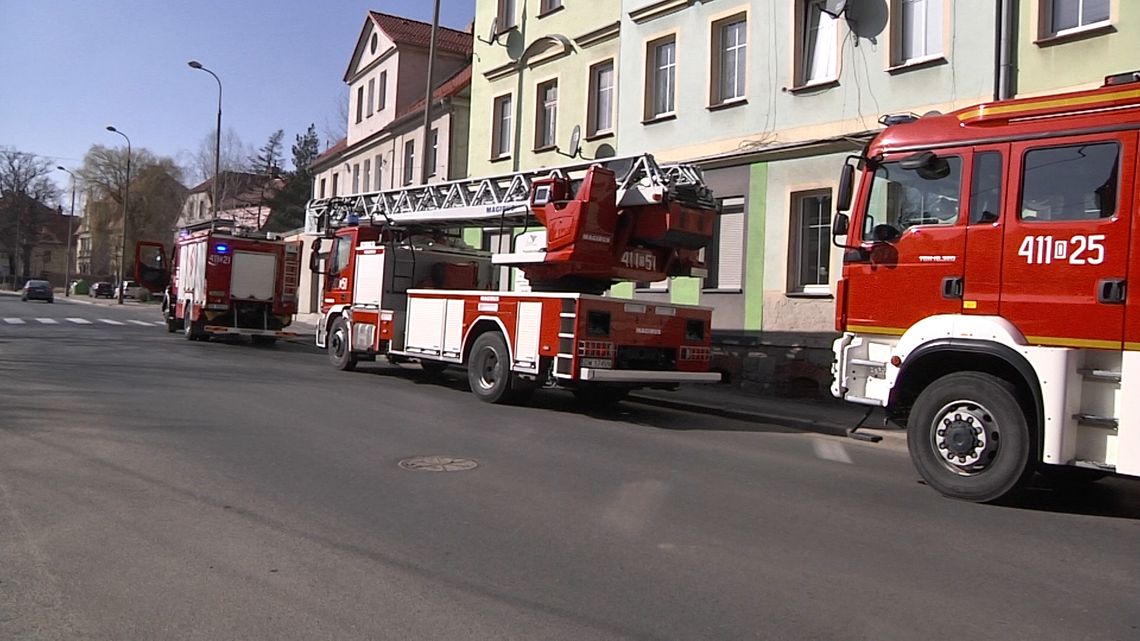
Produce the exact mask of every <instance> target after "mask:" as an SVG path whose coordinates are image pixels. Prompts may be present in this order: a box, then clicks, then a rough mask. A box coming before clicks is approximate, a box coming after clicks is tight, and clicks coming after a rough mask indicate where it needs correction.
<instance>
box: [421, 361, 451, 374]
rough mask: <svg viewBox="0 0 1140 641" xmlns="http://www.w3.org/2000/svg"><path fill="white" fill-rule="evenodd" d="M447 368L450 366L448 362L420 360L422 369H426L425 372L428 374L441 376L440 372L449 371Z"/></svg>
mask: <svg viewBox="0 0 1140 641" xmlns="http://www.w3.org/2000/svg"><path fill="white" fill-rule="evenodd" d="M447 368H448V364H447V363H441V362H439V361H429V360H421V361H420V369H422V370H423V371H424V374H426V375H427V376H433V377H434V376H439V375H440V374H442V373H444V372H445V371H447Z"/></svg>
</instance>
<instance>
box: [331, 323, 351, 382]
mask: <svg viewBox="0 0 1140 641" xmlns="http://www.w3.org/2000/svg"><path fill="white" fill-rule="evenodd" d="M325 344H326V345H327V346H328V347H327V349H328V354H329V362H330V363H332V366H333V367H335V368H337V369H339V370H342V371H345V372H351V371H352V370H354V369H356V362H357V358H356V354H353V353H352V352H351V351H350V349H349V347H350V345H349V336H348V321H346V320H344V319H343V318H338V319H336V320H334V321H333V323H332V326H330V327H329V337H328V340H327V341H326V342H325Z"/></svg>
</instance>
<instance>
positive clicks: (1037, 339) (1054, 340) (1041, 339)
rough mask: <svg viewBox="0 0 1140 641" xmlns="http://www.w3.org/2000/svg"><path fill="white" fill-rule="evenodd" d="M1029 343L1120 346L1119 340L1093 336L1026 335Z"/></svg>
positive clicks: (1104, 347)
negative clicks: (1105, 339)
mask: <svg viewBox="0 0 1140 641" xmlns="http://www.w3.org/2000/svg"><path fill="white" fill-rule="evenodd" d="M1025 340H1027V341H1029V343H1030V344H1031V345H1052V346H1056V347H1083V348H1085V349H1115V350H1119V349H1120V348H1121V345H1122V343H1121V341H1102V340H1097V339H1093V338H1059V337H1056V336H1026V337H1025Z"/></svg>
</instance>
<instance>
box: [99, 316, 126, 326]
mask: <svg viewBox="0 0 1140 641" xmlns="http://www.w3.org/2000/svg"><path fill="white" fill-rule="evenodd" d="M99 322H100V323H106V324H108V325H122V324H123V323H121V322H119V321H117V320H111V319H110V318H100V319H99Z"/></svg>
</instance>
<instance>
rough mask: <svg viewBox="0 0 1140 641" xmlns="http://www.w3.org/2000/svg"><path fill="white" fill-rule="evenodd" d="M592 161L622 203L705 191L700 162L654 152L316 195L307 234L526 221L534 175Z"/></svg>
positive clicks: (573, 173) (567, 173) (567, 172)
mask: <svg viewBox="0 0 1140 641" xmlns="http://www.w3.org/2000/svg"><path fill="white" fill-rule="evenodd" d="M595 165H601V166H604V167H607V168H609V169H610V170H612V171H614V172H615V173H616V174H617V175H618V176H620V178H619V179H618V203H619V205H620V206H622V207H631V206H637V205H647V204H652V203H656V202H661V201H662V200H663V199H664V198H665V196H666V194H667V193H668V192H669V191H670V190H671V189H673V190H684V191H686V192H689V193H699V194H707V193H708V191H707V188H706V187H705V183H704V178H703V176H702V174H701V170H700V169H699V168H698V167H696V166H694V165H686V164H675V165H658V164H657V162H656V161H655V160H654V159H653V156H651V155H649V154H643V155H640V156H629V157H624V158H607V159H605V160H595V161H591V162H588V163H580V164H576V165H565V166H560V167H553V168H547V169H535V170H528V171H520V172H516V173H512V174H503V175H500V176H491V177H487V178H469V179H464V180H453V181H450V182H441V183H431V184H428V185H409V186H406V187H400V188H396V189H389V190H386V191H374V192H367V193H360V194H351V195H345V196H334V197H331V198H320V199H314V200H311V201H309V204H308V206H307V207H306V211H305V233H308V234H322V233H324V232H325V231H326V230H328V229H334V228H337V227H342V226H345V225H351V224H376V225H380V224H387V225H391V226H400V225H423V224H435V225H448V226H479V225H487V224H490V223H497V224H500V225H502V224H505V223H506V222H507V221H514V222H524V221H526V220H527V219H528V217H530V215H531V207H530V205H531V203H530V191H531V185H532V184H533V182H534V181H535V180H536V179H539V178H547V177H558V178H564V179H571V180H574V179H578V178H581V177H582V176H583V175H584V174H585V172H586V170H588V169H589V168H590V167H593V166H595ZM623 172H624V173H623Z"/></svg>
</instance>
